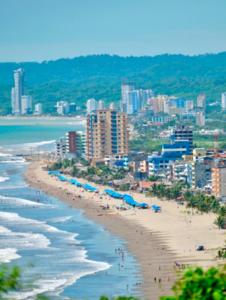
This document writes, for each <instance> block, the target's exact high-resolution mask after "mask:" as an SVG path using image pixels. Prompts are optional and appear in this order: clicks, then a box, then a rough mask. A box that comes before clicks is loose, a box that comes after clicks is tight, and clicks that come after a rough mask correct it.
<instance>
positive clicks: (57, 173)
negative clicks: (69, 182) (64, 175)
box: [48, 170, 60, 176]
mask: <svg viewBox="0 0 226 300" xmlns="http://www.w3.org/2000/svg"><path fill="white" fill-rule="evenodd" d="M48 174H49V175H54V176H59V175H60V171H58V170H55V171H48Z"/></svg>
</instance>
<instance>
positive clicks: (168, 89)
mask: <svg viewBox="0 0 226 300" xmlns="http://www.w3.org/2000/svg"><path fill="white" fill-rule="evenodd" d="M19 67H22V68H24V69H25V73H26V74H25V89H26V92H27V93H30V94H31V95H32V96H33V98H34V102H42V103H43V106H44V109H45V111H46V112H52V111H54V108H53V106H54V104H55V102H56V101H57V100H62V99H63V100H69V101H73V102H76V103H77V104H79V105H83V104H84V103H85V101H86V100H87V99H88V98H90V97H94V98H97V99H100V98H102V99H104V100H105V101H107V102H109V101H118V100H119V99H120V83H121V81H122V80H126V79H128V80H131V81H133V82H135V83H136V85H137V87H141V88H152V89H153V90H154V91H155V92H156V93H164V94H169V95H178V96H186V97H188V98H191V99H195V98H196V96H197V94H199V93H200V92H205V93H206V94H207V100H208V101H209V102H213V101H220V94H221V92H223V91H226V52H223V53H219V54H206V55H198V56H184V55H159V56H154V57H150V56H144V57H120V56H110V55H90V56H81V57H76V58H73V59H59V60H56V61H44V62H42V63H36V62H24V63H13V62H12V63H0V112H1V113H7V112H10V90H11V87H12V85H13V70H14V69H16V68H19Z"/></svg>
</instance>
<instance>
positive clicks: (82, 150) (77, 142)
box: [66, 131, 86, 157]
mask: <svg viewBox="0 0 226 300" xmlns="http://www.w3.org/2000/svg"><path fill="white" fill-rule="evenodd" d="M66 153H70V154H72V155H73V154H74V155H76V156H80V157H84V156H85V154H86V135H85V134H84V132H82V131H69V132H67V133H66Z"/></svg>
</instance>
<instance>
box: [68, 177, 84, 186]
mask: <svg viewBox="0 0 226 300" xmlns="http://www.w3.org/2000/svg"><path fill="white" fill-rule="evenodd" d="M70 183H71V184H74V185H75V186H77V187H82V184H81V183H80V182H79V181H78V180H77V179H75V178H72V179H71V180H70Z"/></svg>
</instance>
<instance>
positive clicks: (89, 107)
mask: <svg viewBox="0 0 226 300" xmlns="http://www.w3.org/2000/svg"><path fill="white" fill-rule="evenodd" d="M95 110H97V101H96V100H95V99H94V98H91V99H88V100H87V102H86V111H87V114H90V113H91V112H92V111H95Z"/></svg>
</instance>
